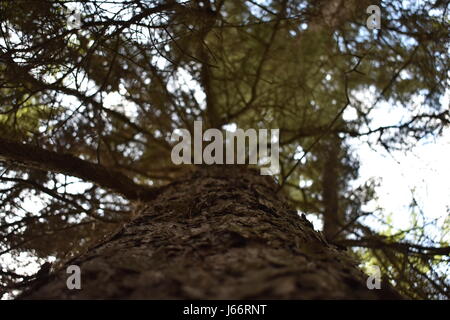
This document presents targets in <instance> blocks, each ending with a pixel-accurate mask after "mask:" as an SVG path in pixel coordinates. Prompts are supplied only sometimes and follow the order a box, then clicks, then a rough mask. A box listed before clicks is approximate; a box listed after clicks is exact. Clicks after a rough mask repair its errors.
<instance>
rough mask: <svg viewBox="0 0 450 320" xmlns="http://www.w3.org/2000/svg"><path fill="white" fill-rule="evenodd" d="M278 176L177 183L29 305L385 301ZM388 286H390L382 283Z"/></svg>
mask: <svg viewBox="0 0 450 320" xmlns="http://www.w3.org/2000/svg"><path fill="white" fill-rule="evenodd" d="M274 190H276V184H275V183H274V181H272V178H271V177H267V176H260V175H259V172H256V171H253V170H249V169H246V168H243V167H235V166H220V167H203V168H199V169H198V170H197V171H196V172H195V173H193V174H192V175H191V176H190V177H188V178H185V179H183V180H181V181H179V182H177V183H173V184H172V185H170V186H169V187H168V188H166V189H165V191H164V192H163V193H162V194H161V195H160V196H159V197H158V198H157V199H156V200H154V201H152V202H151V203H148V204H147V205H146V206H145V208H144V209H143V210H142V212H141V213H140V214H139V215H138V216H137V217H136V218H135V219H134V220H133V221H132V222H130V223H129V224H127V225H126V226H125V227H124V228H122V229H121V230H120V231H119V232H117V233H116V234H114V235H113V236H111V237H110V238H109V239H107V240H105V241H104V242H102V243H100V244H98V245H97V246H95V247H94V248H92V249H90V250H88V251H87V252H86V253H85V254H83V255H81V256H80V257H78V258H76V259H74V260H72V261H70V262H68V263H67V265H70V264H76V265H78V266H80V267H81V271H82V274H81V276H82V283H81V285H82V289H81V290H68V289H67V288H66V279H67V277H68V274H66V272H65V268H63V269H62V270H60V271H58V272H56V273H55V274H53V275H51V276H49V277H47V278H45V279H42V281H40V283H39V284H38V285H36V286H35V287H34V288H32V289H31V290H29V291H28V292H25V293H24V294H23V295H22V297H21V298H25V299H39V298H50V299H80V298H81V299H83V298H84V299H86V298H87V299H91V298H94V299H103V298H119V299H133V298H139V299H178V298H183V299H260V298H268V299H289V298H294V299H316V298H319V299H336V298H344V299H353V298H357V299H379V298H399V297H400V296H399V295H397V294H396V293H395V292H394V291H393V290H392V289H390V288H383V289H381V290H368V289H367V287H366V279H367V276H366V275H364V274H363V273H362V272H361V271H360V270H358V268H357V267H356V263H355V262H354V261H352V259H351V258H350V257H349V255H348V254H347V253H346V252H344V251H340V250H338V249H337V248H335V247H334V246H332V245H329V244H327V242H326V241H325V240H324V238H323V237H322V235H321V234H320V233H318V232H316V231H314V229H313V228H312V225H311V224H310V223H309V222H308V221H307V220H306V219H305V218H302V217H300V216H298V215H297V213H296V212H295V211H293V210H290V209H289V208H288V207H287V206H286V203H285V202H284V201H283V200H282V199H280V198H281V197H280V196H279V195H276V194H275V192H274ZM382 286H383V287H384V286H385V283H383V284H382Z"/></svg>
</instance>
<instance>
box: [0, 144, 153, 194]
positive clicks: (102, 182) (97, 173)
mask: <svg viewBox="0 0 450 320" xmlns="http://www.w3.org/2000/svg"><path fill="white" fill-rule="evenodd" d="M0 160H5V161H13V162H17V163H18V164H19V165H22V166H24V167H28V168H34V169H38V170H43V171H51V172H57V173H62V174H66V175H70V176H74V177H78V178H80V179H82V180H85V181H91V182H93V183H95V184H97V185H99V186H101V187H104V188H107V189H110V190H111V191H114V192H118V193H120V194H122V195H123V196H125V197H126V198H127V199H129V200H137V199H141V200H152V199H154V198H156V196H158V195H159V194H160V193H161V191H162V190H161V188H152V187H148V186H142V185H138V184H136V183H134V182H133V181H132V180H131V179H130V178H128V177H127V176H125V175H124V174H122V173H120V172H118V171H115V170H112V169H108V168H106V167H104V166H102V165H99V164H95V163H91V162H89V161H85V160H82V159H80V158H77V157H74V156H72V155H70V154H63V153H56V152H53V151H48V150H45V149H42V148H38V147H35V146H32V145H28V144H22V143H18V142H14V141H11V140H6V139H3V138H0Z"/></svg>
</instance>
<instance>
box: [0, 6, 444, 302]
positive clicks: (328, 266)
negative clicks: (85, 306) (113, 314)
mask: <svg viewBox="0 0 450 320" xmlns="http://www.w3.org/2000/svg"><path fill="white" fill-rule="evenodd" d="M371 4H373V3H370V2H369V1H356V0H355V1H345V3H344V1H339V0H333V1H288V0H284V1H267V2H264V3H260V2H256V1H225V0H215V1H195V2H193V1H192V2H190V1H188V2H181V1H174V0H170V1H141V0H135V1H126V0H123V1H117V2H104V1H82V0H80V1H71V2H66V1H62V0H61V1H40V2H36V1H15V2H14V3H12V2H1V9H2V10H1V16H0V32H1V33H0V70H1V80H0V92H1V95H0V132H1V138H0V143H1V148H0V161H1V162H0V166H1V171H0V172H1V173H0V180H1V183H2V186H3V187H2V192H3V194H2V197H1V207H2V208H3V210H2V213H0V223H1V225H0V234H1V235H2V237H3V238H4V241H3V242H2V243H1V244H0V256H8V259H10V260H11V259H12V260H14V262H15V264H16V265H20V264H21V263H23V261H22V262H21V258H19V257H20V255H21V254H24V253H28V254H31V255H32V256H33V257H37V258H39V259H41V260H40V261H42V260H46V259H48V257H50V256H51V257H54V259H55V260H56V262H55V263H54V264H53V266H52V270H53V271H52V275H51V276H48V274H47V272H44V276H42V273H41V276H40V277H37V279H35V280H33V277H31V276H26V275H23V274H20V273H18V272H16V271H15V270H12V269H11V268H8V267H6V268H5V267H4V268H2V269H1V270H0V281H1V283H2V284H3V287H4V288H5V290H7V291H10V290H11V289H14V288H26V287H28V286H29V285H30V284H34V286H33V289H32V291H27V290H26V293H25V294H24V296H25V297H26V296H29V297H38V296H39V295H41V296H47V297H48V296H49V295H50V294H52V293H51V292H54V293H53V294H55V295H56V296H55V297H69V296H70V295H73V296H74V297H75V296H77V295H78V294H81V295H82V294H86V295H89V297H155V298H156V297H173V298H175V297H191V298H195V297H198V298H208V297H229V298H238V297H242V298H244V297H255V298H256V297H273V298H287V297H292V298H336V297H343V298H392V297H399V296H398V294H397V293H395V292H394V291H393V290H391V289H390V287H389V286H388V285H387V282H386V281H385V283H386V285H385V287H384V289H383V290H381V291H377V290H374V291H370V290H368V289H367V287H366V284H365V280H366V278H367V277H366V276H364V275H363V274H362V273H360V272H359V271H358V269H357V268H356V267H355V266H354V263H352V262H351V258H350V256H351V255H352V256H354V257H353V258H355V257H358V259H362V260H364V261H369V262H373V263H375V264H376V265H378V266H380V267H381V269H382V273H383V274H384V275H385V276H386V277H387V279H388V280H393V281H395V284H396V287H397V290H398V291H399V292H400V293H401V294H403V295H405V296H408V297H412V298H443V297H448V287H449V284H448V279H447V278H446V275H445V271H442V270H443V269H442V268H443V266H445V265H446V263H447V262H448V255H449V253H450V248H449V245H448V243H447V241H446V240H445V238H442V239H439V240H436V239H430V237H429V234H426V228H425V227H424V226H425V225H426V223H427V222H423V223H422V224H419V223H416V225H414V226H413V227H412V228H411V230H402V231H401V232H398V233H392V232H388V231H389V229H388V231H386V230H383V231H380V230H375V228H373V227H372V226H370V225H368V224H367V223H365V220H364V218H365V217H367V216H369V215H372V214H373V213H372V212H364V211H363V210H362V208H363V206H364V204H365V203H367V202H368V201H369V200H370V199H372V198H374V197H375V194H374V184H373V183H372V182H371V181H368V182H367V183H366V184H365V185H362V186H359V187H354V186H353V185H352V183H351V182H352V181H353V180H354V179H356V178H357V177H358V167H359V164H358V160H357V157H356V155H355V154H354V153H353V152H352V150H351V143H350V141H351V139H363V138H365V137H367V138H368V142H369V143H370V144H372V145H375V144H379V145H381V146H383V147H384V148H385V149H386V150H393V149H395V148H408V146H410V145H412V144H413V143H415V142H417V141H419V140H420V139H423V138H425V137H428V136H438V135H440V134H442V132H443V130H444V129H445V128H446V127H448V124H449V122H450V113H449V111H448V110H445V108H443V106H442V104H441V103H440V98H441V97H442V96H443V95H444V94H445V90H446V87H447V86H448V70H449V65H448V64H449V62H448V61H449V59H448V43H446V42H445V40H446V39H448V37H449V31H448V30H449V28H448V18H447V17H446V16H445V14H446V3H445V1H439V0H437V1H430V2H427V3H423V4H422V3H420V4H415V5H411V6H410V7H403V6H402V2H401V1H391V2H389V3H387V4H386V3H384V2H383V3H381V4H380V6H381V7H382V12H383V16H382V27H381V29H380V30H375V31H370V30H368V29H367V27H366V25H365V21H366V19H367V14H366V8H367V7H368V6H369V5H371ZM78 13H79V16H78ZM78 18H79V19H78ZM68 21H69V23H68ZM78 21H79V22H80V23H79V24H78ZM364 92H365V93H367V92H370V97H369V98H368V99H364V98H361V93H364ZM418 97H420V98H421V99H422V100H423V106H422V107H421V108H415V107H414V104H413V103H412V102H413V101H414V100H416V99H418ZM382 102H384V103H389V104H390V105H391V106H392V108H394V106H398V107H400V108H402V110H403V113H404V115H405V117H404V119H402V121H401V122H399V123H397V124H394V125H389V126H379V127H373V125H372V120H373V112H374V110H376V108H377V106H378V105H379V104H380V103H382ZM350 108H352V109H353V110H355V112H356V114H357V117H356V119H355V120H345V118H344V117H343V114H344V112H345V111H346V110H348V109H350ZM405 119H406V120H405ZM195 120H201V121H203V124H204V127H205V129H208V128H216V129H219V130H224V128H226V127H227V126H230V125H235V126H237V127H239V128H244V129H248V128H255V129H267V128H279V129H280V137H279V141H278V142H279V144H280V159H281V160H280V166H281V172H280V174H279V175H277V176H276V179H275V180H273V179H271V178H267V177H261V176H258V175H255V174H254V172H253V170H252V169H251V168H247V167H245V168H244V167H241V166H231V165H223V166H220V167H216V166H201V165H181V166H177V165H175V164H174V163H173V162H172V161H171V158H170V155H171V150H172V147H173V143H174V141H171V136H172V133H173V132H174V131H176V130H180V129H187V130H189V131H191V132H192V131H193V124H194V121H195ZM303 185H305V186H303ZM30 199H38V201H39V205H38V208H37V209H36V210H35V209H34V208H31V209H30V204H29V203H30ZM231 199H234V200H231ZM415 209H416V206H412V207H411V214H412V215H413V216H414V215H416V213H415V211H414V210H415ZM297 212H300V213H302V214H315V215H318V216H319V217H320V218H322V219H323V221H324V230H323V231H324V235H323V236H322V235H321V234H320V233H317V232H315V231H313V229H312V228H311V227H310V225H309V223H308V222H307V220H305V218H304V217H303V216H298V215H297ZM387 223H388V222H386V224H387ZM446 228H447V229H448V225H447V226H444V227H443V228H442V231H443V233H445V230H446ZM345 247H349V248H364V249H362V250H353V251H350V250H348V252H344V251H345V250H343V249H344V248H345ZM150 254H151V255H150ZM22 260H23V258H22ZM71 263H74V264H79V265H80V266H81V268H82V272H83V286H85V288H86V291H85V290H83V292H84V293H77V292H76V291H71V292H70V293H67V292H66V291H64V290H63V289H64V288H65V281H62V280H61V279H63V278H64V279H65V278H66V277H67V274H66V273H65V267H66V266H67V265H69V264H71ZM145 270H147V271H145ZM325 270H326V271H325ZM97 277H100V278H98V279H99V280H98V282H97V281H94V280H93V279H94V278H97ZM218 279H221V280H223V281H224V282H225V283H226V285H224V286H223V287H222V289H221V290H218V291H216V292H212V291H209V289H207V288H209V287H210V286H213V287H214V284H215V283H217V281H219V280H218ZM325 279H326V280H325ZM144 280H145V281H144ZM143 285H147V286H151V287H152V288H154V291H152V293H151V295H150V293H144V291H143V290H142V286H143ZM99 288H103V289H99ZM133 288H134V289H133ZM311 288H314V290H313V289H311ZM63 291H64V292H63ZM238 292H239V293H238ZM147 294H148V295H147Z"/></svg>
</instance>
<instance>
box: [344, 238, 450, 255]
mask: <svg viewBox="0 0 450 320" xmlns="http://www.w3.org/2000/svg"><path fill="white" fill-rule="evenodd" d="M338 244H340V245H343V246H349V247H364V248H371V249H384V248H390V249H394V250H397V251H400V252H403V253H417V254H420V255H425V256H442V255H443V256H448V255H450V247H440V248H439V247H425V246H421V245H416V244H412V243H406V242H385V241H383V240H381V239H377V238H368V239H367V238H366V239H360V240H353V239H347V240H340V241H339V242H338Z"/></svg>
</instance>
